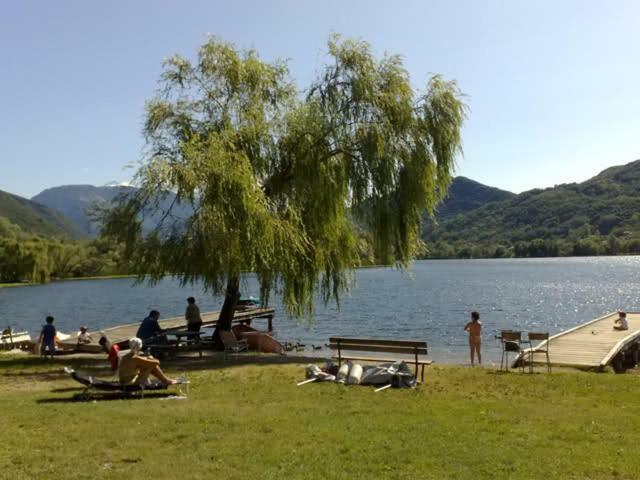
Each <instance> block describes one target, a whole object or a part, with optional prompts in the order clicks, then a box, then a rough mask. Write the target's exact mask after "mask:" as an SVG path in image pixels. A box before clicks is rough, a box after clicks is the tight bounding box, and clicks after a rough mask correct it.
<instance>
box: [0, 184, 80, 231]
mask: <svg viewBox="0 0 640 480" xmlns="http://www.w3.org/2000/svg"><path fill="white" fill-rule="evenodd" d="M0 217H5V218H7V219H8V220H9V221H10V222H11V223H13V224H15V225H17V226H19V227H20V229H21V230H22V231H24V232H26V233H33V234H37V235H42V236H51V237H60V238H63V237H68V238H76V239H77V238H82V237H83V236H85V235H84V233H83V232H82V229H80V228H79V227H78V226H77V225H76V224H75V223H74V222H73V221H71V220H70V219H68V218H66V217H65V216H64V215H63V214H62V213H60V212H59V211H56V210H54V209H51V208H49V207H47V206H45V205H42V204H40V203H38V202H34V201H32V200H28V199H26V198H23V197H20V196H18V195H14V194H12V193H8V192H4V191H1V190H0Z"/></svg>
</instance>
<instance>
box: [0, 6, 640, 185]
mask: <svg viewBox="0 0 640 480" xmlns="http://www.w3.org/2000/svg"><path fill="white" fill-rule="evenodd" d="M639 25H640V2H638V1H635V0H629V1H622V0H620V1H618V0H611V1H586V0H575V1H569V0H567V1H562V0H536V1H515V0H505V1H489V0H483V1H475V0H468V1H450V0H448V1H427V0H423V1H420V0H416V1H398V2H390V1H388V0H380V1H354V0H350V1H346V0H341V1H340V0H338V1H336V0H323V1H321V2H320V1H314V2H312V1H303V0H297V1H294V0H290V1H267V0H262V1H258V0H255V1H253V2H250V1H242V0H234V1H231V0H227V1H224V2H222V1H213V0H210V1H189V0H184V1H161V0H154V1H151V0H147V1H142V0H139V1H130V0H129V1H116V0H109V1H103V2H97V1H86V0H78V1H65V0H58V1H55V2H53V1H44V0H43V1H28V0H4V1H3V2H2V9H1V13H0V61H1V62H2V74H0V189H2V190H6V191H10V192H13V193H17V194H19V195H23V196H27V197H30V196H32V195H34V194H36V193H38V192H39V191H40V190H42V189H44V188H46V187H50V186H55V185H61V184H75V183H90V184H95V185H102V184H105V183H107V182H109V181H114V180H116V181H125V180H127V179H129V178H130V177H131V174H132V170H127V169H125V168H124V167H125V166H126V165H127V164H128V163H130V162H132V161H135V160H137V159H139V158H140V154H141V150H142V147H143V142H142V138H141V135H140V130H141V124H142V119H143V105H144V102H145V100H146V99H148V98H150V97H151V96H152V95H153V93H154V90H155V88H156V81H157V78H158V74H159V71H160V64H161V61H162V59H163V58H165V57H167V56H169V55H171V54H173V53H180V54H183V55H187V56H192V55H193V54H194V53H195V52H196V49H197V47H198V46H199V45H200V44H201V43H202V42H203V41H204V39H205V36H206V34H207V33H210V34H215V35H217V36H220V37H221V38H223V39H226V40H229V41H232V42H234V43H235V44H236V45H237V46H239V47H253V48H256V49H257V50H259V51H260V52H261V55H262V57H263V58H265V59H274V58H277V57H280V58H288V59H290V67H291V70H292V73H293V75H294V76H295V77H296V78H297V80H298V83H299V85H300V86H301V87H303V86H304V85H305V84H307V83H308V82H309V81H310V80H311V79H312V78H313V77H314V75H315V74H316V73H317V72H318V70H319V68H320V66H321V65H322V62H323V60H324V58H325V56H324V55H325V50H326V49H325V45H326V40H327V38H328V36H329V34H330V33H331V32H338V33H341V34H343V35H344V36H350V37H355V38H362V39H365V40H367V41H369V42H370V43H371V44H372V45H373V47H374V48H375V50H376V51H377V52H380V53H382V52H385V51H388V52H390V53H399V54H402V55H403V56H404V57H405V60H406V65H407V67H408V69H409V71H410V73H411V75H412V80H413V82H414V84H416V85H422V84H423V83H424V82H425V80H426V79H427V77H428V75H429V73H430V72H437V73H442V74H443V75H444V76H445V77H446V78H449V79H456V80H457V81H458V83H459V84H460V87H461V88H462V90H463V91H464V92H465V93H466V94H467V95H468V103H469V105H470V107H471V114H470V117H469V120H468V122H467V125H466V127H465V130H464V145H465V156H464V158H462V159H460V161H459V165H458V171H457V173H458V174H461V175H465V176H468V177H470V178H473V179H476V180H478V181H481V182H483V183H487V184H489V185H494V186H498V187H501V188H504V189H508V190H512V191H516V192H519V191H523V190H527V189H530V188H534V187H545V186H552V185H554V184H557V183H564V182H571V181H581V180H584V179H586V178H588V177H590V176H592V175H594V174H596V173H597V172H599V171H600V170H602V169H604V168H606V167H608V166H611V165H617V164H623V163H627V162H630V161H632V160H636V159H639V158H640V92H639V91H638V89H639V88H640V62H639V61H638V60H639V59H640V54H639V53H640V34H639V33H638V27H639Z"/></svg>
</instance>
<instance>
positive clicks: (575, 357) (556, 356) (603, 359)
mask: <svg viewBox="0 0 640 480" xmlns="http://www.w3.org/2000/svg"><path fill="white" fill-rule="evenodd" d="M617 318H618V313H617V312H613V313H609V314H607V315H604V316H602V317H600V318H596V319H595V320H591V321H589V322H586V323H582V324H580V325H578V326H576V327H574V328H571V329H569V330H565V331H564V332H560V333H558V334H556V335H553V336H552V337H550V338H549V340H548V343H549V344H548V347H549V357H550V361H551V364H552V365H556V366H565V367H581V368H596V369H603V368H605V367H606V366H608V365H610V364H611V363H612V361H613V360H614V359H615V358H616V356H617V355H618V354H619V353H621V352H625V351H626V350H628V349H629V348H631V347H633V346H634V344H635V343H636V342H638V341H640V313H637V312H634V313H630V312H627V321H628V323H629V329H628V330H622V331H620V330H614V329H613V323H614V321H615V320H616V319H617ZM546 344H547V342H542V343H541V344H540V345H538V346H536V347H534V348H533V352H534V353H533V363H535V364H543V363H546V358H545V354H544V353H543V352H539V351H538V350H540V349H544V348H546V347H547V345H546ZM524 358H525V361H528V357H527V355H524ZM618 358H619V357H618ZM517 361H518V360H516V362H517Z"/></svg>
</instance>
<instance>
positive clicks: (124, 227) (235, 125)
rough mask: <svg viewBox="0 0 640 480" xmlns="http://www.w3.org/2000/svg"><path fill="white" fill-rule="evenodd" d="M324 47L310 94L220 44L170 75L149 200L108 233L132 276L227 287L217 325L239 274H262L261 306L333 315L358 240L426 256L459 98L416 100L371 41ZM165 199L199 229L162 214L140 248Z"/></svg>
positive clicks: (423, 93) (452, 92)
mask: <svg viewBox="0 0 640 480" xmlns="http://www.w3.org/2000/svg"><path fill="white" fill-rule="evenodd" d="M328 47H329V61H328V63H327V65H326V66H325V67H324V69H323V71H322V72H321V74H320V75H319V77H318V79H317V80H316V81H315V82H313V83H312V84H311V85H310V86H309V87H308V88H307V89H306V90H305V91H304V92H298V91H297V89H296V86H295V84H294V82H293V80H292V79H291V77H290V74H289V71H288V69H287V65H286V63H284V62H281V61H275V62H265V61H263V60H261V59H260V58H259V56H258V54H257V52H256V51H254V50H248V51H240V50H238V49H236V48H235V47H234V46H233V45H230V44H228V43H225V42H222V41H219V40H216V39H210V40H209V41H207V42H206V43H205V44H204V45H202V47H201V48H200V50H199V51H198V55H197V58H196V59H195V60H189V59H186V58H183V57H181V56H174V57H171V58H170V59H168V60H167V61H166V62H165V63H164V70H163V73H162V76H161V81H160V89H159V92H158V94H157V95H156V97H155V98H153V99H152V100H151V101H149V102H148V104H147V107H146V122H145V126H144V134H145V138H146V141H147V147H148V150H147V156H146V158H145V159H144V162H143V164H142V166H141V168H140V170H139V171H138V174H137V183H138V185H139V186H140V187H141V189H140V191H139V192H138V193H137V194H136V195H135V196H134V197H128V198H126V199H123V201H122V202H121V203H120V204H119V205H118V206H117V207H115V208H113V209H112V210H110V211H109V213H108V214H107V215H106V218H105V227H104V232H105V234H107V235H111V236H115V237H117V238H118V239H119V240H121V241H123V243H124V245H125V250H126V251H125V253H124V255H125V256H126V257H128V258H129V259H130V260H131V261H132V262H133V263H134V264H135V265H136V271H139V272H145V273H146V274H148V277H147V278H149V279H150V280H151V281H157V280H158V279H160V278H162V277H163V276H165V275H175V276H177V277H178V278H179V279H180V280H181V282H182V283H183V284H188V283H193V282H196V281H202V282H203V283H204V286H205V287H206V288H207V289H209V290H210V291H213V292H216V293H217V292H223V291H225V287H226V293H227V297H226V299H227V300H226V301H225V306H223V312H222V313H223V314H222V315H221V320H222V318H223V317H225V318H226V313H225V311H226V310H225V308H226V307H227V306H231V307H232V308H231V312H232V310H233V305H232V304H233V302H234V300H233V298H232V297H233V296H234V295H237V290H238V278H239V277H240V273H241V272H243V271H253V272H255V273H256V274H257V276H258V279H259V281H260V284H261V287H262V294H263V298H266V297H267V296H268V294H269V292H270V291H273V290H277V291H279V292H281V293H282V295H283V300H284V304H285V305H286V307H287V309H288V311H289V313H291V314H293V315H296V316H302V315H305V314H311V313H312V309H313V301H314V298H315V294H316V293H317V291H318V290H319V291H321V292H322V294H323V296H324V298H325V300H329V299H331V298H335V299H336V300H337V299H338V297H339V294H340V292H341V291H343V290H344V289H345V288H347V287H348V284H349V269H350V268H352V267H354V266H357V265H358V263H359V257H358V252H359V251H362V249H361V245H359V237H358V234H357V231H356V225H357V228H358V229H361V230H364V231H365V232H366V235H367V236H368V237H369V238H371V239H373V244H374V245H373V247H374V248H373V251H374V255H375V258H376V260H377V261H379V262H382V263H385V264H391V263H398V264H401V265H405V266H406V265H407V264H408V262H409V261H410V260H411V259H412V258H413V257H414V256H415V255H416V254H417V253H418V252H419V251H420V249H421V246H422V244H421V240H420V232H421V216H422V214H423V212H424V211H425V210H426V211H427V212H430V213H432V212H433V209H434V207H435V205H436V204H437V202H438V201H439V200H440V199H441V198H442V197H443V195H444V194H445V193H446V189H447V187H448V185H449V183H450V181H451V175H452V171H453V168H454V162H455V159H456V157H457V155H458V153H459V152H460V151H461V137H460V131H461V127H462V124H463V121H464V118H465V112H466V107H465V105H464V103H463V102H462V100H461V97H462V96H461V93H460V91H459V90H458V88H457V86H456V84H455V83H454V82H447V81H445V80H443V79H442V78H441V77H439V76H433V77H432V78H431V79H430V80H429V81H428V82H427V83H426V85H425V88H424V90H416V89H414V88H413V87H412V85H411V82H410V78H409V74H408V72H407V71H406V70H405V68H404V66H403V62H402V59H401V58H400V57H399V56H396V55H393V56H389V55H386V56H383V57H382V58H377V57H376V56H375V55H374V54H373V53H372V50H371V47H370V46H369V44H367V43H366V42H362V41H353V40H342V39H340V38H339V37H337V36H336V37H333V38H332V39H331V40H330V41H329V44H328ZM162 192H174V193H176V194H177V200H176V202H180V203H188V204H190V205H191V207H192V209H193V214H192V215H190V216H189V217H188V218H179V217H177V216H176V215H175V214H174V213H173V212H172V210H171V209H169V210H167V211H165V212H163V213H164V215H163V220H162V221H161V222H159V224H158V225H157V227H156V228H155V229H154V230H153V231H152V232H151V233H149V234H143V232H142V229H141V219H142V218H143V217H144V216H145V215H149V214H150V213H151V212H153V211H154V210H157V208H158V205H159V201H158V198H159V194H160V196H161V193H162ZM227 304H229V305H227ZM231 315H232V313H231ZM228 320H229V322H228V323H229V325H230V318H229V319H228Z"/></svg>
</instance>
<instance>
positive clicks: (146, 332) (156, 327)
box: [136, 310, 164, 343]
mask: <svg viewBox="0 0 640 480" xmlns="http://www.w3.org/2000/svg"><path fill="white" fill-rule="evenodd" d="M159 318H160V312H159V311H157V310H151V311H150V312H149V316H148V317H146V318H145V319H144V320H142V323H140V327H138V332H137V333H136V338H139V339H141V340H142V341H143V342H145V343H149V342H150V341H155V340H156V337H158V336H159V335H162V334H163V333H164V330H162V328H160V324H159V323H158V319H159Z"/></svg>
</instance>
